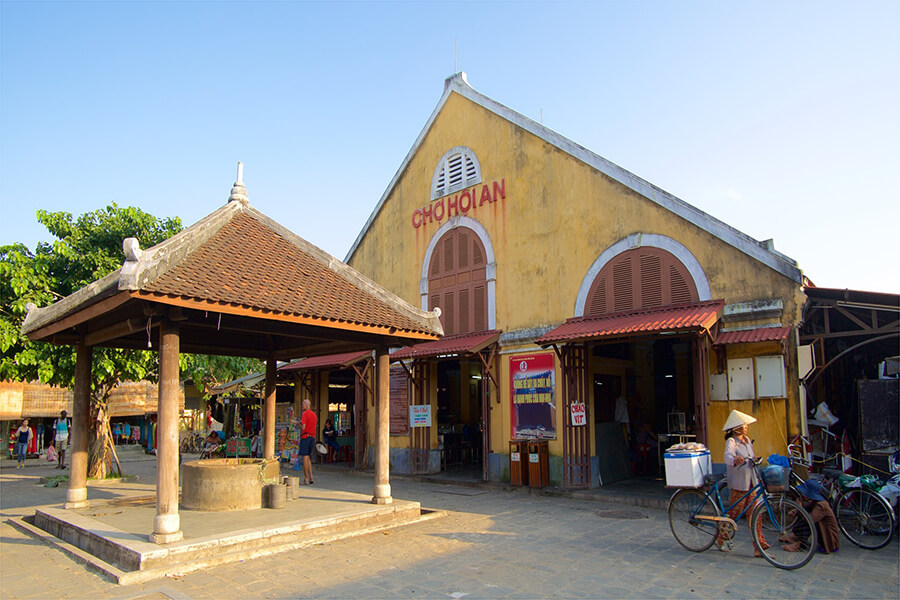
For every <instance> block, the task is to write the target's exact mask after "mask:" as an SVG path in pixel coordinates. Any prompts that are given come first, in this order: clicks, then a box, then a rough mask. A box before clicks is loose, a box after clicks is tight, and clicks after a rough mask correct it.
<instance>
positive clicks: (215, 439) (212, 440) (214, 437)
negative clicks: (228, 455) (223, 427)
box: [200, 430, 225, 458]
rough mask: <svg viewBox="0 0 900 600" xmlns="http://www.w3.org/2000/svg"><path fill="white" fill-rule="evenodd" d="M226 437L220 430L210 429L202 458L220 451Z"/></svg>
mask: <svg viewBox="0 0 900 600" xmlns="http://www.w3.org/2000/svg"><path fill="white" fill-rule="evenodd" d="M220 436H221V437H220ZM224 437H225V436H224V435H222V434H221V433H220V432H218V431H215V430H213V431H210V432H209V435H208V436H206V440H205V442H204V445H203V453H202V454H201V455H200V458H212V457H213V455H214V454H216V453H218V452H219V451H220V450H221V449H222V444H223V442H224V441H225V440H224Z"/></svg>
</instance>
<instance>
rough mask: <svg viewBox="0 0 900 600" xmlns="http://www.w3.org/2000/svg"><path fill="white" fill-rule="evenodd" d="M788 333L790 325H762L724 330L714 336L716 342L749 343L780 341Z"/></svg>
mask: <svg viewBox="0 0 900 600" xmlns="http://www.w3.org/2000/svg"><path fill="white" fill-rule="evenodd" d="M790 333H791V328H790V327H764V328H762V329H748V330H746V331H726V332H724V333H720V334H719V335H718V336H717V337H716V344H717V345H718V344H750V343H752V342H771V341H781V340H783V339H786V338H787V336H788V335H790Z"/></svg>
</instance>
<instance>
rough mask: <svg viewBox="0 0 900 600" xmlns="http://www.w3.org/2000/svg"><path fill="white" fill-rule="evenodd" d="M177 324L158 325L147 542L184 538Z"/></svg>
mask: <svg viewBox="0 0 900 600" xmlns="http://www.w3.org/2000/svg"><path fill="white" fill-rule="evenodd" d="M179 353H180V337H179V331H178V324H177V323H173V322H171V321H169V320H168V319H163V321H162V322H161V323H160V326H159V404H158V406H157V415H158V420H157V434H156V518H155V519H154V520H153V534H152V535H151V536H150V541H151V542H153V543H155V544H170V543H172V542H177V541H179V540H181V539H182V538H183V537H184V533H183V532H182V531H181V516H180V515H179V514H178V389H179V367H178V356H179Z"/></svg>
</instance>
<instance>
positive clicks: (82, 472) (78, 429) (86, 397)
mask: <svg viewBox="0 0 900 600" xmlns="http://www.w3.org/2000/svg"><path fill="white" fill-rule="evenodd" d="M93 353H94V348H93V346H86V345H85V344H84V342H83V341H82V342H78V344H77V345H76V346H75V390H74V392H75V398H74V401H73V406H72V443H71V444H70V447H69V457H70V459H71V465H70V467H71V468H70V470H69V489H68V490H66V508H84V507H86V506H87V505H88V499H87V466H88V441H89V438H90V421H91V360H92V357H93Z"/></svg>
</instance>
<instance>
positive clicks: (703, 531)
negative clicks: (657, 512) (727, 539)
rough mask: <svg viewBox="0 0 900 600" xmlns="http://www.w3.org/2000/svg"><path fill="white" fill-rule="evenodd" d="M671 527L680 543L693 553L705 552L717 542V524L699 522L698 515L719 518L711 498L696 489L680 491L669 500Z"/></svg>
mask: <svg viewBox="0 0 900 600" xmlns="http://www.w3.org/2000/svg"><path fill="white" fill-rule="evenodd" d="M668 512H669V527H670V528H671V529H672V535H674V536H675V539H676V540H678V543H679V544H681V545H682V546H684V547H685V549H687V550H690V551H691V552H703V551H704V550H706V549H708V548H709V547H710V546H712V545H713V542H715V541H716V522H715V521H703V520H697V519H696V518H695V517H696V516H697V515H703V516H706V517H718V516H719V509H718V508H717V507H716V505H715V504H714V503H713V501H712V500H710V498H709V497H708V496H707V495H706V494H704V493H703V492H701V491H700V490H694V489H683V490H678V491H677V492H675V494H673V495H672V498H671V499H670V500H669V508H668Z"/></svg>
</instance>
